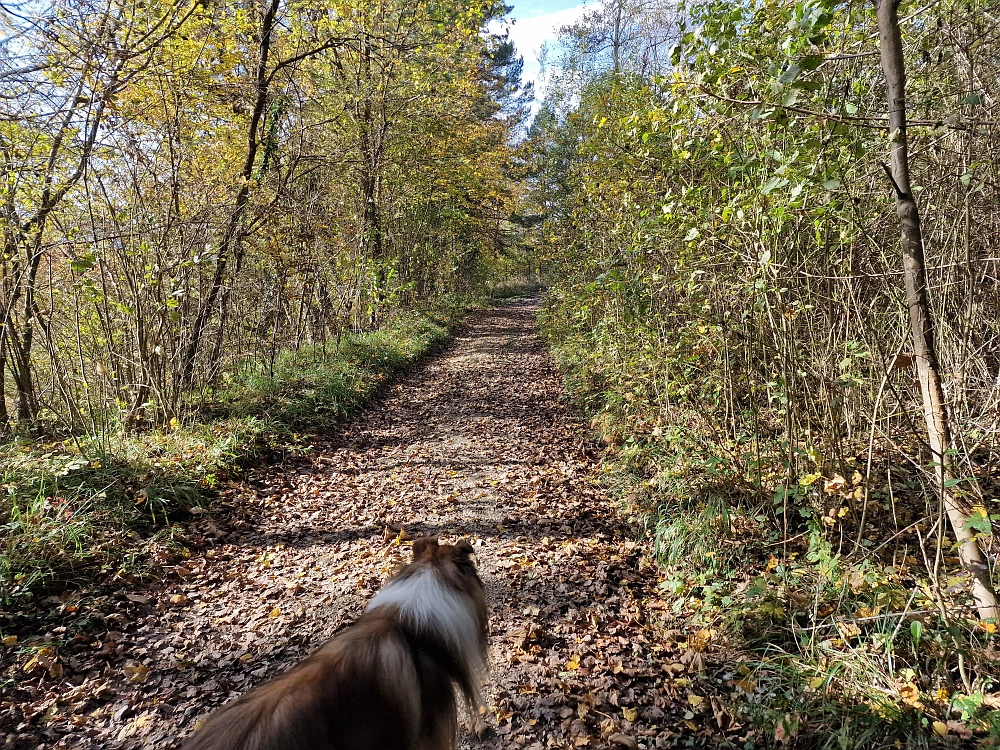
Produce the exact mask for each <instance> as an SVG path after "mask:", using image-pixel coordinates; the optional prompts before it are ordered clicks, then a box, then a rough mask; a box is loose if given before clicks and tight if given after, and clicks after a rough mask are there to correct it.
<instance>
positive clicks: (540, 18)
mask: <svg viewBox="0 0 1000 750" xmlns="http://www.w3.org/2000/svg"><path fill="white" fill-rule="evenodd" d="M508 3H509V4H510V5H513V6H514V10H512V11H511V12H510V13H509V14H508V16H507V21H505V22H504V24H503V26H504V27H506V28H508V29H509V33H510V38H511V41H513V42H514V44H515V45H516V46H517V51H518V53H519V54H520V55H521V56H522V57H523V58H524V73H523V80H524V82H525V83H528V82H530V81H534V82H535V97H536V98H537V99H541V98H542V96H543V94H544V91H543V90H541V89H542V82H541V81H540V80H539V73H540V65H539V62H538V53H539V52H540V51H541V48H542V44H543V43H544V42H545V41H546V40H553V39H555V37H556V30H557V29H558V28H559V27H560V26H565V25H568V24H571V23H573V22H574V21H576V19H577V18H579V17H580V15H581V14H582V13H583V10H584V8H585V7H586V6H584V5H583V4H582V3H581V1H580V0H508ZM594 5H595V2H593V0H592V1H591V3H590V6H589V7H594ZM512 21H513V22H512ZM535 106H536V107H537V104H536V105H535Z"/></svg>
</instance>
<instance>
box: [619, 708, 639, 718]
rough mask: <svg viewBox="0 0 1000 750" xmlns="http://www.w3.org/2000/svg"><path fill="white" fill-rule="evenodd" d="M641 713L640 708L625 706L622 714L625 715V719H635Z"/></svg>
mask: <svg viewBox="0 0 1000 750" xmlns="http://www.w3.org/2000/svg"><path fill="white" fill-rule="evenodd" d="M638 715H639V712H638V710H636V709H634V708H623V709H622V716H624V717H625V721H635V718H636V717H637V716H638Z"/></svg>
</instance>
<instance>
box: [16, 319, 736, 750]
mask: <svg viewBox="0 0 1000 750" xmlns="http://www.w3.org/2000/svg"><path fill="white" fill-rule="evenodd" d="M536 312H537V303H536V302H535V301H533V300H517V301H515V302H513V303H510V304H507V305H504V306H502V307H498V308H495V309H492V310H488V311H484V312H480V313H476V314H474V315H473V316H472V317H471V318H470V319H469V320H468V322H467V323H466V324H465V325H464V326H463V327H462V328H461V329H460V330H459V331H458V333H457V335H456V336H455V338H454V340H453V341H452V342H451V343H450V344H449V345H448V346H447V347H446V348H445V349H444V350H443V351H442V352H441V353H440V354H439V355H437V356H436V357H434V358H433V359H431V360H429V361H427V362H426V363H424V364H423V365H421V366H420V367H418V368H417V369H416V370H415V371H413V372H411V373H410V374H409V375H408V376H406V377H404V378H402V379H400V380H399V381H397V382H396V383H395V384H394V385H392V386H390V387H389V388H387V390H386V392H385V394H384V395H383V396H382V397H381V398H379V399H377V400H376V401H375V402H374V403H373V404H372V405H371V406H370V407H369V408H367V409H366V410H365V411H363V412H361V413H360V414H359V415H358V416H357V417H356V418H355V419H354V420H352V421H350V422H348V423H345V424H341V425H337V426H335V427H332V428H331V429H330V430H329V431H327V432H326V433H324V434H319V435H313V436H308V437H306V438H303V440H304V441H306V442H308V443H311V448H310V449H309V450H308V451H305V452H304V453H299V454H288V455H283V456H281V455H279V456H272V457H271V458H270V459H269V460H268V461H262V462H259V463H258V465H257V466H255V467H254V468H252V469H249V470H248V471H247V472H246V473H245V477H244V478H243V479H241V480H239V481H234V482H230V483H228V485H227V486H225V487H223V488H221V489H220V491H219V492H218V494H217V496H216V497H215V499H214V501H213V503H212V504H211V506H210V507H209V508H208V509H206V510H205V512H204V513H202V514H198V515H195V516H193V517H191V518H190V519H188V520H187V521H186V522H184V527H185V530H184V536H183V539H182V541H183V544H184V545H185V546H186V548H187V549H188V550H189V551H190V556H189V557H184V556H177V557H176V558H175V559H164V560H163V565H162V569H163V572H164V575H163V577H162V579H161V580H160V581H159V582H157V583H156V584H155V585H149V584H148V583H147V584H142V583H140V582H135V583H132V584H130V585H128V586H126V587H125V588H122V589H120V590H118V591H115V592H111V591H109V592H107V593H106V594H104V595H101V596H95V595H93V594H91V595H88V596H87V597H85V598H80V597H78V596H76V595H74V594H68V595H66V596H64V597H62V602H61V612H62V614H61V616H60V619H59V620H58V621H48V622H44V621H41V622H40V621H36V622H35V625H34V626H33V627H34V628H35V630H33V631H32V632H21V633H16V635H17V643H18V645H19V648H18V649H15V648H12V647H7V648H2V650H0V669H2V673H3V675H5V677H4V679H6V680H7V681H6V682H3V683H0V691H2V692H0V701H2V702H0V747H14V748H28V747H30V748H54V747H74V748H86V747H91V748H134V747H151V748H169V747H175V746H177V745H178V744H179V742H180V739H181V738H182V737H183V736H185V735H187V734H188V733H189V732H190V731H191V730H192V728H193V727H194V726H195V725H196V723H197V722H198V721H199V720H200V719H202V718H204V717H205V716H206V715H207V714H208V713H209V712H210V711H211V710H213V709H214V708H215V707H217V706H219V705H221V704H222V703H224V702H225V701H227V700H228V699H230V698H232V697H234V696H236V695H238V694H240V693H242V692H245V691H247V690H249V689H250V688H251V687H253V686H254V685H256V684H258V683H260V682H262V681H263V680H265V679H267V678H268V677H271V676H273V675H275V674H278V673H280V672H282V671H284V670H286V669H288V668H289V667H290V666H292V665H293V664H295V663H296V662H297V661H298V660H300V659H301V658H302V657H304V656H305V655H306V654H308V653H309V652H310V651H312V650H313V649H314V648H316V647H317V646H318V645H319V644H321V643H322V642H323V641H324V640H325V639H327V638H329V637H330V636H332V635H333V634H334V633H336V632H337V630H338V629H340V628H341V627H343V626H344V625H345V624H347V623H349V622H350V621H351V620H353V619H354V618H355V617H356V616H357V615H358V614H360V613H361V611H362V610H363V608H364V606H365V603H366V602H367V600H368V599H369V598H370V597H371V596H372V594H373V593H374V592H375V591H376V590H377V589H378V588H379V587H380V586H381V585H382V583H383V582H384V581H385V580H386V578H387V577H388V576H389V575H390V574H391V572H392V571H393V570H394V569H395V568H396V567H397V566H398V565H399V564H400V563H403V562H405V561H406V560H407V559H408V557H409V551H408V549H407V545H406V544H405V541H406V540H409V539H413V538H415V537H418V536H421V535H439V536H441V537H442V540H443V541H452V540H455V539H457V538H459V537H466V538H468V539H470V540H471V541H472V543H473V544H474V545H475V547H476V551H477V559H478V565H479V569H480V573H481V575H482V578H483V580H484V582H485V584H486V587H487V589H488V594H489V599H490V606H491V617H490V627H491V676H490V685H489V688H488V691H487V700H488V704H489V705H488V710H487V712H486V714H485V715H484V717H483V721H468V722H466V723H465V724H464V726H463V729H462V736H461V740H460V742H461V745H462V746H463V747H466V748H484V750H485V749H486V748H489V749H490V750H493V749H499V748H521V747H524V748H535V749H538V750H540V749H541V748H543V747H560V748H562V747H567V748H569V747H588V746H592V747H624V748H636V747H648V748H652V747H665V746H673V745H674V744H680V743H684V744H687V743H689V742H692V743H693V744H695V745H701V744H705V745H709V746H719V745H720V744H722V741H723V738H724V736H728V737H730V738H732V739H734V740H735V739H736V738H737V737H738V736H739V735H741V734H744V732H743V731H741V730H740V727H739V725H738V723H737V722H736V721H735V719H734V718H733V716H732V715H731V714H730V713H729V711H728V709H727V706H726V702H725V701H726V700H727V699H728V697H729V694H730V693H729V691H730V690H733V689H734V688H733V687H732V686H733V682H732V680H733V679H734V677H733V675H732V674H728V673H726V671H725V669H721V668H720V669H712V668H706V661H707V663H708V664H711V663H713V662H714V663H719V661H720V660H719V656H718V652H717V646H716V645H715V644H714V643H712V642H711V639H712V635H713V633H712V631H710V630H706V629H699V628H698V627H695V626H690V627H685V626H684V624H683V621H676V620H675V619H674V617H673V615H672V614H671V606H672V603H671V602H670V601H669V600H668V599H666V598H664V596H663V595H661V594H663V593H664V592H663V590H662V589H661V588H659V583H660V579H659V574H658V569H657V566H656V564H655V562H654V561H653V560H651V559H649V558H648V557H647V556H646V555H645V554H644V549H643V547H642V546H641V545H639V544H637V543H636V540H637V537H638V531H639V530H638V528H637V527H636V526H635V523H634V522H633V521H630V520H629V518H628V516H627V515H626V514H624V513H623V512H621V511H620V510H619V509H618V507H617V505H616V503H615V502H613V501H612V500H610V499H609V498H608V497H607V496H606V495H605V494H604V492H603V491H602V489H601V484H600V481H599V477H600V466H599V462H598V461H599V454H600V449H599V446H598V445H597V443H596V442H595V439H594V437H593V436H592V435H590V434H589V433H588V431H587V430H586V428H585V425H583V424H582V423H581V422H580V421H579V419H578V418H577V417H576V416H574V413H573V410H572V409H571V408H570V406H569V405H568V404H567V402H566V399H565V396H564V391H563V387H562V379H561V377H560V375H559V373H558V371H557V370H556V367H555V365H554V363H553V361H552V359H551V357H550V356H549V354H548V352H547V349H546V347H545V345H544V344H543V342H542V341H541V340H540V339H539V338H538V336H537V334H536V332H535V329H534V318H535V314H536ZM196 510H198V509H196ZM74 597H76V598H74ZM8 645H9V644H8ZM25 645H31V646H33V649H32V650H29V651H25V650H24V648H23V647H24V646H25ZM713 652H715V653H713ZM29 657H30V658H29ZM11 676H13V680H12V679H11ZM484 724H485V726H484ZM4 740H5V741H4Z"/></svg>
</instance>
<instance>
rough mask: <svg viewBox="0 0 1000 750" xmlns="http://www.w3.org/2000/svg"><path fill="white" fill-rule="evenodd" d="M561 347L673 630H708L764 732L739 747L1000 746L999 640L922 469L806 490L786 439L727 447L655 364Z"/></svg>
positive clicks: (555, 334) (893, 469) (881, 456)
mask: <svg viewBox="0 0 1000 750" xmlns="http://www.w3.org/2000/svg"><path fill="white" fill-rule="evenodd" d="M544 322H545V319H544V317H543V323H544ZM548 333H549V341H550V345H551V346H552V348H553V350H554V352H555V353H556V356H557V358H558V360H559V361H560V363H561V365H562V367H563V370H564V374H565V377H566V381H567V384H568V387H569V389H570V391H571V393H572V394H573V395H574V396H575V397H576V399H577V401H578V404H579V405H580V408H581V409H582V410H583V411H584V412H585V413H586V414H587V415H588V416H589V417H590V418H591V425H592V427H593V428H594V429H595V430H596V431H597V432H599V433H600V436H601V438H602V440H603V442H604V443H605V444H606V445H607V451H606V455H605V460H604V467H603V471H604V477H605V484H606V486H607V487H609V488H610V489H611V491H612V493H613V494H614V495H615V496H616V497H618V498H619V499H620V501H621V502H622V504H623V506H624V507H625V509H626V510H627V511H628V512H629V513H634V514H638V515H639V516H640V517H642V518H644V519H645V529H646V532H645V537H646V539H645V542H646V543H647V544H648V545H649V547H650V548H651V550H653V551H654V552H655V554H656V555H657V557H658V559H659V561H660V564H661V586H662V588H663V589H664V590H665V591H666V592H667V593H668V594H669V595H670V597H671V599H672V601H673V607H672V611H673V614H672V615H671V617H672V618H674V620H675V621H674V622H671V623H668V624H669V626H670V627H680V628H682V629H691V628H693V629H698V628H704V629H706V630H705V632H709V631H711V632H712V633H713V634H714V635H713V640H714V641H715V642H716V644H717V646H718V647H719V651H720V653H721V652H723V651H724V652H725V653H726V654H727V656H726V659H725V663H724V664H720V666H719V668H718V670H717V674H716V675H715V676H714V678H713V679H722V680H724V681H726V680H728V681H729V682H730V683H731V691H732V692H731V695H732V696H734V705H733V707H732V710H733V711H734V713H735V714H736V715H737V716H739V717H740V720H741V722H742V723H743V725H744V729H746V728H747V725H749V727H750V728H752V730H753V732H754V734H753V737H752V738H751V739H746V740H745V742H746V743H747V744H745V745H744V744H742V743H741V744H740V745H739V746H744V747H748V748H749V747H771V746H775V745H782V746H784V747H795V748H824V749H825V748H831V749H832V748H836V749H837V750H849V749H851V748H857V749H859V750H860V749H861V748H881V747H885V748H930V747H956V746H963V745H962V743H965V742H976V743H978V744H979V746H982V747H1000V677H998V675H1000V658H998V651H997V647H998V645H1000V640H998V639H1000V636H998V635H997V634H996V626H995V625H994V624H992V623H980V622H979V621H978V620H977V618H976V617H975V615H974V610H973V609H972V608H971V607H970V601H969V598H968V594H967V591H968V585H967V581H966V580H965V578H964V576H963V575H962V574H960V573H959V572H958V565H957V562H956V560H955V557H954V555H955V553H954V551H953V550H952V549H951V547H950V543H949V541H948V539H947V536H945V537H944V538H943V539H942V540H941V545H940V546H938V544H937V540H938V537H937V529H938V528H940V527H939V526H936V521H937V520H938V517H937V504H936V500H935V498H934V493H933V491H929V490H928V488H927V485H926V482H924V481H923V480H922V475H921V473H920V471H919V467H916V466H914V465H913V464H910V463H908V462H907V461H906V460H905V459H904V458H903V457H901V456H900V455H899V454H898V453H892V452H889V451H884V452H882V453H878V454H876V455H874V456H873V457H872V459H873V465H874V466H880V467H882V474H881V477H882V478H876V477H871V478H868V479H865V478H864V477H862V476H861V472H864V471H865V469H866V464H867V458H868V457H867V455H866V453H865V451H866V450H867V446H866V445H865V446H857V447H856V450H855V452H854V454H853V456H854V457H853V458H849V460H848V461H849V463H850V462H853V464H851V466H853V467H854V469H853V470H852V471H846V469H845V473H846V476H841V477H839V478H838V476H831V474H830V472H829V471H827V472H826V476H825V477H821V476H819V474H817V475H816V476H815V477H809V478H808V479H807V480H806V483H803V481H802V480H801V478H799V477H797V476H790V475H789V472H788V470H787V469H786V468H785V466H787V463H785V461H786V457H787V453H786V449H785V446H783V445H782V443H781V441H780V436H778V437H776V436H775V435H773V434H772V435H770V436H762V435H761V434H757V435H751V434H738V435H732V434H724V433H721V432H720V431H719V430H717V429H714V425H712V424H711V423H710V421H709V420H706V418H705V409H703V408H699V406H698V405H697V404H692V403H690V402H685V401H684V399H682V398H677V399H675V400H674V401H673V402H672V403H671V405H670V409H669V410H665V409H662V408H661V407H660V406H658V405H657V404H655V403H652V402H651V401H650V400H649V398H648V396H647V394H646V392H645V391H644V390H643V389H644V388H645V381H643V379H642V378H641V377H639V376H638V375H637V374H636V373H638V372H639V371H640V370H641V367H629V368H627V369H626V368H621V367H620V365H619V364H618V362H617V361H616V360H613V359H611V358H610V357H609V358H608V359H607V360H603V359H602V358H601V355H600V354H599V352H598V347H595V346H594V345H593V341H592V340H591V339H590V338H588V337H586V336H578V335H575V334H572V333H569V334H568V333H566V332H565V330H552V329H551V328H550V329H549V331H548ZM640 364H641V363H640ZM900 443H902V441H900ZM855 472H856V473H855ZM873 473H874V472H873ZM980 482H981V484H982V486H983V488H984V492H985V493H986V495H987V497H989V496H991V495H993V494H994V493H995V491H996V490H997V489H1000V487H998V485H1000V482H998V481H997V477H995V476H994V477H989V476H983V477H981V478H980ZM862 508H864V509H866V511H867V512H866V513H864V514H863V511H862ZM862 521H863V522H864V525H863V526H862ZM983 543H984V545H986V546H987V548H989V545H990V543H991V541H990V538H987V537H984V539H983ZM995 543H996V542H995V540H993V541H992V544H994V545H995ZM744 736H745V737H750V735H746V734H745V735H744Z"/></svg>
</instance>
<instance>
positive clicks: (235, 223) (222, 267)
mask: <svg viewBox="0 0 1000 750" xmlns="http://www.w3.org/2000/svg"><path fill="white" fill-rule="evenodd" d="M280 5H281V0H271V2H270V3H269V4H268V7H267V10H266V12H265V13H264V18H263V21H262V22H261V31H260V49H259V56H258V59H257V70H256V72H255V75H254V92H255V95H256V96H255V99H254V107H253V113H252V114H251V116H250V126H249V128H248V129H247V152H246V158H245V159H244V162H243V169H242V171H241V173H240V177H241V178H242V180H241V184H240V189H239V192H238V193H237V194H236V201H235V203H234V205H233V212H232V213H231V214H230V216H229V222H228V224H227V226H226V231H225V233H224V234H223V236H222V240H221V241H220V242H219V250H218V258H217V260H216V262H215V274H214V275H213V277H212V286H211V288H210V289H209V292H208V298H207V299H206V300H205V303H204V304H202V305H201V306H200V307H199V308H198V314H197V315H196V316H195V320H194V324H193V325H192V326H191V334H190V339H189V340H188V344H187V347H186V349H185V351H184V358H183V364H182V366H181V383H180V391H181V392H183V391H184V390H185V389H186V388H191V387H192V386H193V385H194V365H195V361H196V360H197V358H198V350H199V349H200V348H201V340H202V336H203V335H204V333H205V328H206V327H207V326H208V321H209V319H210V318H211V317H212V315H213V314H214V313H215V307H216V304H217V303H218V301H219V295H220V293H221V292H222V287H223V284H224V282H225V280H226V268H227V266H228V265H229V258H230V255H234V256H236V258H237V264H236V265H237V266H238V265H239V261H240V257H239V256H240V253H241V252H242V249H241V245H242V241H243V234H244V232H245V229H244V224H243V214H244V213H245V212H246V208H247V206H248V205H249V203H250V181H251V179H252V178H253V168H254V164H255V163H256V161H257V151H258V150H259V148H260V142H259V130H260V126H261V122H262V120H263V118H264V110H265V108H266V106H267V96H268V90H269V86H268V84H269V82H270V78H269V76H268V73H267V68H268V61H269V56H270V51H271V37H272V34H273V33H274V26H275V22H276V17H277V14H278V8H279V6H280Z"/></svg>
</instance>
